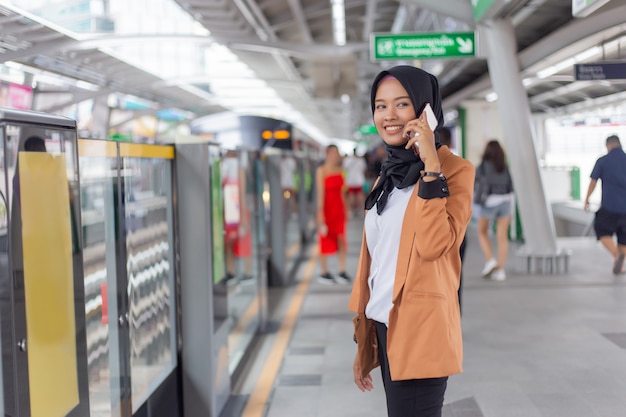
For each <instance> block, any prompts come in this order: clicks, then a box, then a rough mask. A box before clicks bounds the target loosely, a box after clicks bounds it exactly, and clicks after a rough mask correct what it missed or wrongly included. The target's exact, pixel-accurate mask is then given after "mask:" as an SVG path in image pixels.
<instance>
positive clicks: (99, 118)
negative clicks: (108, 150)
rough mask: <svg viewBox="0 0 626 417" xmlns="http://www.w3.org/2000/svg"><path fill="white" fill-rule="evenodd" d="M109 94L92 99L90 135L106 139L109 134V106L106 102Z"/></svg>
mask: <svg viewBox="0 0 626 417" xmlns="http://www.w3.org/2000/svg"><path fill="white" fill-rule="evenodd" d="M108 99H109V95H108V94H105V95H103V96H98V97H96V98H95V99H94V101H93V125H92V128H91V131H92V137H93V138H96V139H106V138H107V137H108V135H109V125H110V121H111V108H110V107H109V103H108Z"/></svg>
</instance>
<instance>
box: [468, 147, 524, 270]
mask: <svg viewBox="0 0 626 417" xmlns="http://www.w3.org/2000/svg"><path fill="white" fill-rule="evenodd" d="M481 182H482V183H483V184H485V185H486V190H485V192H484V193H481V194H484V195H485V199H484V201H480V202H479V203H478V204H479V205H480V212H479V214H478V241H479V243H480V248H481V249H482V252H483V255H484V256H485V259H486V263H485V266H484V267H483V270H482V272H481V275H482V276H483V278H490V277H491V279H493V280H494V281H504V280H505V279H506V272H505V271H504V265H505V264H506V258H507V256H508V252H509V225H510V224H511V213H512V210H513V203H514V200H515V195H514V194H513V182H512V181H511V174H510V173H509V169H508V168H507V165H506V155H505V154H504V149H502V146H500V143H499V142H498V141H497V140H491V141H489V142H488V143H487V146H486V147H485V151H484V153H483V156H482V161H481V163H480V165H479V166H478V168H477V169H476V183H481ZM494 221H495V222H496V242H497V244H498V246H497V247H498V259H497V260H496V258H495V257H494V254H493V249H492V247H491V241H490V240H489V225H490V224H491V222H494Z"/></svg>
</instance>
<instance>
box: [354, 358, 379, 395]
mask: <svg viewBox="0 0 626 417" xmlns="http://www.w3.org/2000/svg"><path fill="white" fill-rule="evenodd" d="M352 370H353V371H354V383H355V384H356V386H357V387H358V388H359V389H360V390H361V392H365V391H371V390H373V389H374V379H373V378H372V375H371V374H367V375H365V377H362V376H361V365H360V364H359V356H358V354H357V356H356V357H355V358H354V365H353V366H352Z"/></svg>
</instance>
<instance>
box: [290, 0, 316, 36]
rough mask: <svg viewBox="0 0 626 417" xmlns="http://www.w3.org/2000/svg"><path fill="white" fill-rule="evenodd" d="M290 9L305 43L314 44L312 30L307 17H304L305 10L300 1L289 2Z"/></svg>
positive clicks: (292, 0)
mask: <svg viewBox="0 0 626 417" xmlns="http://www.w3.org/2000/svg"><path fill="white" fill-rule="evenodd" d="M289 8H290V9H291V13H293V16H294V17H295V19H296V22H297V24H298V28H299V29H300V34H301V35H302V40H303V41H304V43H308V44H311V43H313V36H312V35H311V29H310V28H309V24H308V22H307V21H306V17H305V16H304V10H303V9H302V4H301V3H300V0H289Z"/></svg>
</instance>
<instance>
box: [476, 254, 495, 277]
mask: <svg viewBox="0 0 626 417" xmlns="http://www.w3.org/2000/svg"><path fill="white" fill-rule="evenodd" d="M497 267H498V261H496V260H495V259H493V258H492V259H490V260H488V261H487V263H486V264H485V267H484V268H483V271H482V272H481V273H480V274H481V275H482V276H483V278H488V277H489V275H491V273H492V272H493V271H495V270H496V268H497Z"/></svg>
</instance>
